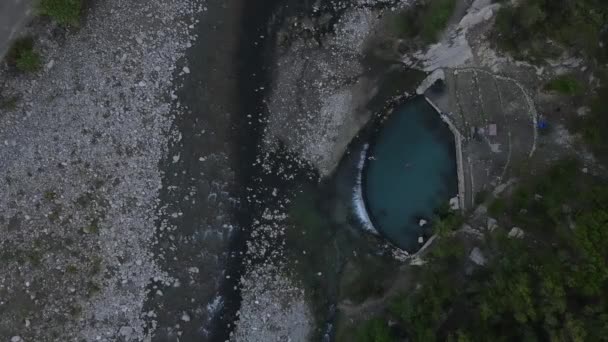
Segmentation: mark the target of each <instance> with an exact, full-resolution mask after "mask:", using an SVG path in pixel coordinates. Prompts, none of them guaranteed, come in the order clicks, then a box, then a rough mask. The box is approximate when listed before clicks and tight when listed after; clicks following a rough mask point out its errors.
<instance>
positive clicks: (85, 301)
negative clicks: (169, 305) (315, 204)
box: [0, 0, 203, 341]
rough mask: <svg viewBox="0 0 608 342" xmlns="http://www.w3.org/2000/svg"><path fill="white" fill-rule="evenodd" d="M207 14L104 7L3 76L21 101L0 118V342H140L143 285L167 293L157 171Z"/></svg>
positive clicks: (157, 6) (181, 8)
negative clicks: (198, 25)
mask: <svg viewBox="0 0 608 342" xmlns="http://www.w3.org/2000/svg"><path fill="white" fill-rule="evenodd" d="M202 10H203V6H202V5H201V4H199V3H198V2H197V1H185V0H184V1H181V0H175V1H147V2H144V3H136V2H126V1H118V0H116V1H103V2H100V3H99V4H98V5H97V6H96V7H95V8H94V10H93V11H92V13H90V15H89V16H88V17H87V20H86V23H85V24H83V25H82V27H81V29H80V30H78V31H77V32H72V33H70V34H68V35H67V36H66V37H65V39H56V37H52V38H51V30H52V29H53V28H52V27H47V28H42V29H41V28H38V29H39V30H40V31H38V32H36V33H38V35H39V39H38V42H37V48H39V49H40V51H42V52H43V53H42V54H43V56H44V65H45V66H44V68H43V69H42V70H40V71H39V72H36V73H34V74H31V75H17V74H14V73H13V71H11V70H9V69H7V68H5V67H3V69H2V70H1V71H0V79H2V80H3V85H2V87H1V89H0V92H1V93H2V96H4V97H14V98H16V99H17V101H16V105H15V107H14V108H12V107H11V108H3V109H1V110H0V142H1V143H2V145H1V148H0V165H1V168H0V173H1V175H2V177H0V188H1V189H2V193H1V195H0V235H1V237H2V238H1V239H0V250H1V253H0V257H1V259H2V267H1V268H0V317H2V319H0V339H2V340H5V339H11V338H13V340H18V339H22V340H25V341H56V340H63V341H68V340H83V339H84V340H87V341H94V340H100V341H114V340H118V339H123V340H145V339H146V338H149V337H146V332H145V331H144V317H143V314H142V308H143V305H144V300H145V298H146V295H147V291H146V286H148V285H149V284H150V282H151V281H152V280H155V281H156V282H157V283H165V284H167V285H171V284H173V283H174V280H173V279H172V278H171V277H168V276H167V275H166V273H165V272H163V271H162V270H161V269H160V267H159V266H158V263H157V261H156V258H157V256H155V255H154V254H153V253H152V249H151V246H152V244H153V239H154V234H155V227H156V224H155V220H156V217H157V216H156V209H157V205H158V194H159V190H161V188H162V183H161V177H162V174H161V171H160V169H159V162H160V161H161V160H162V159H163V158H164V157H165V156H166V153H167V146H168V143H169V140H170V139H176V140H179V139H180V137H179V136H177V135H174V136H173V137H172V136H171V134H170V131H171V124H172V120H173V112H172V104H171V99H172V95H171V94H173V91H174V88H175V87H174V84H173V79H174V76H175V75H177V74H180V73H182V74H183V73H187V69H184V70H183V71H182V70H181V69H180V70H176V66H177V62H178V60H180V58H182V57H183V55H184V51H185V50H186V49H187V48H188V47H189V46H190V45H191V43H192V41H193V39H194V36H192V35H191V34H190V32H191V29H192V28H193V26H189V25H191V24H194V23H193V17H194V15H195V14H196V13H197V12H199V11H202ZM171 158H173V160H176V159H179V156H172V157H171ZM150 316H152V317H154V315H153V314H151V315H150Z"/></svg>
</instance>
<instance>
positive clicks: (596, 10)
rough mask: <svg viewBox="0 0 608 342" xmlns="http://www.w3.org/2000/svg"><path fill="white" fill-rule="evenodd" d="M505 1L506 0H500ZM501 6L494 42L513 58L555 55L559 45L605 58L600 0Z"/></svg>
mask: <svg viewBox="0 0 608 342" xmlns="http://www.w3.org/2000/svg"><path fill="white" fill-rule="evenodd" d="M501 2H506V1H501ZM517 3H518V5H517V6H513V5H505V6H503V7H502V8H501V10H500V11H499V12H498V15H497V17H496V37H495V38H496V41H497V43H498V45H499V47H501V48H503V49H504V50H507V51H509V52H511V53H512V54H514V56H515V57H518V58H522V59H531V60H533V61H539V62H540V61H542V60H543V59H545V58H547V57H555V56H558V55H559V54H560V53H561V51H562V47H568V48H570V49H572V50H573V51H577V52H581V53H583V54H584V55H586V56H594V57H598V58H600V59H604V60H605V59H606V57H608V44H604V46H603V47H602V46H600V44H599V42H600V41H604V42H605V43H606V42H607V41H608V39H607V38H608V32H606V30H605V29H606V23H608V2H606V1H603V0H526V1H518V2H517Z"/></svg>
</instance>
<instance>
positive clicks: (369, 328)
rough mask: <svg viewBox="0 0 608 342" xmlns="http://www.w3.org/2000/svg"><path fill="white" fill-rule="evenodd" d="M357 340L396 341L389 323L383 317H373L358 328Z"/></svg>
mask: <svg viewBox="0 0 608 342" xmlns="http://www.w3.org/2000/svg"><path fill="white" fill-rule="evenodd" d="M356 341H357V342H392V341H394V339H393V337H392V336H391V333H390V331H389V329H388V325H387V324H386V322H384V321H383V320H382V319H378V318H375V319H372V320H369V321H367V322H365V324H363V325H362V326H360V327H359V328H358V329H357V338H356Z"/></svg>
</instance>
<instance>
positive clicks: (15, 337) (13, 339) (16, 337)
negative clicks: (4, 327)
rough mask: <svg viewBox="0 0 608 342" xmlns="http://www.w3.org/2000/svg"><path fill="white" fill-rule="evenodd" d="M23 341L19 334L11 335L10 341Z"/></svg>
mask: <svg viewBox="0 0 608 342" xmlns="http://www.w3.org/2000/svg"><path fill="white" fill-rule="evenodd" d="M20 341H23V340H22V339H21V337H20V336H13V337H11V342H20Z"/></svg>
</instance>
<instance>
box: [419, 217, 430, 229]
mask: <svg viewBox="0 0 608 342" xmlns="http://www.w3.org/2000/svg"><path fill="white" fill-rule="evenodd" d="M427 223H428V222H427V221H426V220H425V219H420V221H418V225H419V226H420V227H424V226H426V224H427Z"/></svg>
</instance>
